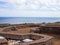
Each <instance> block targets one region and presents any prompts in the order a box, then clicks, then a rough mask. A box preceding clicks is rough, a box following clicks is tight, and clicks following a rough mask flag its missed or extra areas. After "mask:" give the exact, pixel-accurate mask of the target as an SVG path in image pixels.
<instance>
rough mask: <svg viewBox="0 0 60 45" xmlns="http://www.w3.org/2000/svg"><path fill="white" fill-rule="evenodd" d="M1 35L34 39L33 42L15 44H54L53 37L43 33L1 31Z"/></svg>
mask: <svg viewBox="0 0 60 45" xmlns="http://www.w3.org/2000/svg"><path fill="white" fill-rule="evenodd" d="M0 35H1V36H4V37H5V38H7V39H15V40H16V39H18V40H23V39H29V38H31V39H34V41H32V42H28V43H19V44H15V45H53V37H51V36H47V35H43V34H36V33H25V34H15V33H5V32H2V33H0Z"/></svg>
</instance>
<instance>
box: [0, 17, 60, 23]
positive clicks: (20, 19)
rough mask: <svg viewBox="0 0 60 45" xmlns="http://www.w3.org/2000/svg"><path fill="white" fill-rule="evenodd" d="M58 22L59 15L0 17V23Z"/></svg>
mask: <svg viewBox="0 0 60 45" xmlns="http://www.w3.org/2000/svg"><path fill="white" fill-rule="evenodd" d="M42 22H46V23H50V22H60V17H0V24H3V23H8V24H21V23H42Z"/></svg>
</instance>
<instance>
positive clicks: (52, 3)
mask: <svg viewBox="0 0 60 45" xmlns="http://www.w3.org/2000/svg"><path fill="white" fill-rule="evenodd" d="M0 1H5V2H8V3H9V4H10V5H12V6H13V7H14V8H15V9H32V10H34V9H35V10H37V9H41V8H42V9H43V8H44V7H46V8H47V9H48V10H50V9H51V10H58V8H59V9H60V0H0ZM8 6H9V5H8ZM12 6H11V7H12ZM57 7H58V8H57ZM44 9H45V8H44Z"/></svg>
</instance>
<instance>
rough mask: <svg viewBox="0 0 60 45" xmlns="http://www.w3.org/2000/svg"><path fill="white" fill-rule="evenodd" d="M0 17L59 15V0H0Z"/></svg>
mask: <svg viewBox="0 0 60 45" xmlns="http://www.w3.org/2000/svg"><path fill="white" fill-rule="evenodd" d="M0 17H60V0H0Z"/></svg>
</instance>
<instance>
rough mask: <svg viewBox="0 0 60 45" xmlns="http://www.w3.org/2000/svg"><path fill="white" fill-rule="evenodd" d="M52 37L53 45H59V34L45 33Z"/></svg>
mask: <svg viewBox="0 0 60 45" xmlns="http://www.w3.org/2000/svg"><path fill="white" fill-rule="evenodd" d="M46 35H50V36H53V37H54V45H60V35H59V34H46Z"/></svg>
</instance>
